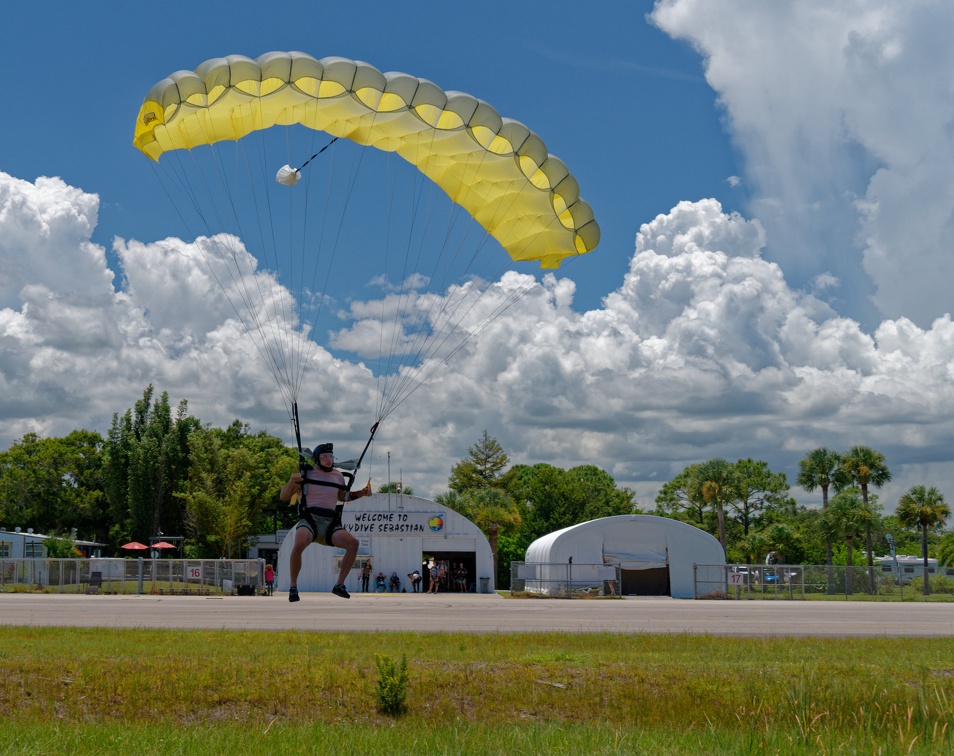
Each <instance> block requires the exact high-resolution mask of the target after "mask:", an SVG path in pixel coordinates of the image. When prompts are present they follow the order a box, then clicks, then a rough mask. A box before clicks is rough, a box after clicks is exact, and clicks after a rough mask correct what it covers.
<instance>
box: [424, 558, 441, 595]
mask: <svg viewBox="0 0 954 756" xmlns="http://www.w3.org/2000/svg"><path fill="white" fill-rule="evenodd" d="M438 582H440V570H439V569H438V567H437V564H436V563H435V562H431V584H430V587H429V588H428V591H427V592H428V593H437V588H438V586H437V584H438Z"/></svg>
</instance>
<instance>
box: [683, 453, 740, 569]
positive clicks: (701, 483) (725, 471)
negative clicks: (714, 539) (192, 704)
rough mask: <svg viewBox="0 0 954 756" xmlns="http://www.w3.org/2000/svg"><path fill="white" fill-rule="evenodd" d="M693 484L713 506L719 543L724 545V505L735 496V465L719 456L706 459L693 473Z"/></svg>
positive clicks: (724, 548) (723, 548)
mask: <svg viewBox="0 0 954 756" xmlns="http://www.w3.org/2000/svg"><path fill="white" fill-rule="evenodd" d="M694 476H695V485H694V486H693V487H694V488H696V489H697V490H698V491H699V493H700V494H701V496H702V498H703V500H705V502H706V504H708V505H709V506H714V507H715V510H716V514H717V515H718V517H719V543H721V544H722V551H725V550H726V546H725V505H726V503H728V502H729V501H732V499H733V498H734V496H735V488H734V483H735V466H734V465H733V464H732V463H731V462H727V461H726V460H724V459H722V458H721V457H716V458H714V459H710V460H707V461H706V462H703V463H702V464H701V465H699V466H698V467H697V468H696V470H695V473H694Z"/></svg>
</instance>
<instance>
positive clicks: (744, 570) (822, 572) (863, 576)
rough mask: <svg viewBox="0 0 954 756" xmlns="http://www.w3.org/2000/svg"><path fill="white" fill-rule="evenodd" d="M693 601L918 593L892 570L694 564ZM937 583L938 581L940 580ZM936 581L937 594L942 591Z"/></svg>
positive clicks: (877, 568)
mask: <svg viewBox="0 0 954 756" xmlns="http://www.w3.org/2000/svg"><path fill="white" fill-rule="evenodd" d="M693 574H694V578H695V597H696V598H700V599H707V598H721V599H790V600H794V599H800V600H804V599H806V598H809V597H811V596H818V597H821V596H832V597H841V598H843V599H846V600H850V599H851V598H853V597H865V596H878V597H883V598H886V599H889V600H890V599H892V598H894V599H897V600H898V601H901V600H903V599H904V597H905V594H907V595H908V597H909V598H910V597H913V596H914V595H916V594H918V593H920V591H918V590H917V588H916V586H912V585H911V583H910V581H909V580H906V579H904V578H902V576H901V575H899V574H898V572H897V571H896V570H894V569H890V570H885V569H883V568H882V567H881V566H879V565H876V566H875V567H873V568H869V567H857V566H849V567H846V566H844V565H833V566H831V567H829V566H827V565H800V564H773V565H768V566H759V565H746V564H697V565H694V567H693ZM941 580H942V581H943V578H941ZM946 585H947V583H945V582H940V583H939V584H938V589H939V590H938V591H935V590H933V589H932V593H935V592H940V591H941V590H943V591H944V592H946V593H950V592H951V591H950V590H947V589H946V588H943V589H942V586H946Z"/></svg>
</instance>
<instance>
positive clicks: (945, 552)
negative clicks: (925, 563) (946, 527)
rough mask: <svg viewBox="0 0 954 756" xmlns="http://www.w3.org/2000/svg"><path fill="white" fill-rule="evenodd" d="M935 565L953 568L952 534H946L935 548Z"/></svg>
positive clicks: (953, 535)
mask: <svg viewBox="0 0 954 756" xmlns="http://www.w3.org/2000/svg"><path fill="white" fill-rule="evenodd" d="M937 563H938V564H939V565H944V566H946V567H954V533H946V534H945V535H944V537H943V538H941V542H940V543H939V544H938V546H937Z"/></svg>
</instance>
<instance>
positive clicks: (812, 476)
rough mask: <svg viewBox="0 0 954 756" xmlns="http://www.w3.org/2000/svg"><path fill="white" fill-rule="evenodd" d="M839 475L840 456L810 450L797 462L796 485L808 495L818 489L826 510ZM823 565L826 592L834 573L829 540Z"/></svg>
mask: <svg viewBox="0 0 954 756" xmlns="http://www.w3.org/2000/svg"><path fill="white" fill-rule="evenodd" d="M840 473H841V455H840V454H839V453H838V452H836V451H834V450H833V449H827V448H825V447H823V446H822V447H819V448H817V449H812V450H811V451H810V452H808V454H806V455H805V458H804V459H801V460H799V462H798V478H797V483H798V485H800V486H801V487H802V488H804V489H805V490H806V491H808V492H809V493H812V492H813V491H815V490H817V489H820V490H821V493H822V510H824V509H827V508H828V491H829V489H830V488H832V487H833V486H836V484H837V482H838V480H839V479H840V478H839V476H840ZM825 564H827V565H828V592H829V593H831V592H832V591H833V590H834V580H835V571H834V568H833V567H832V565H833V564H834V563H833V562H832V551H831V540H830V539H829V540H826V541H825Z"/></svg>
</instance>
